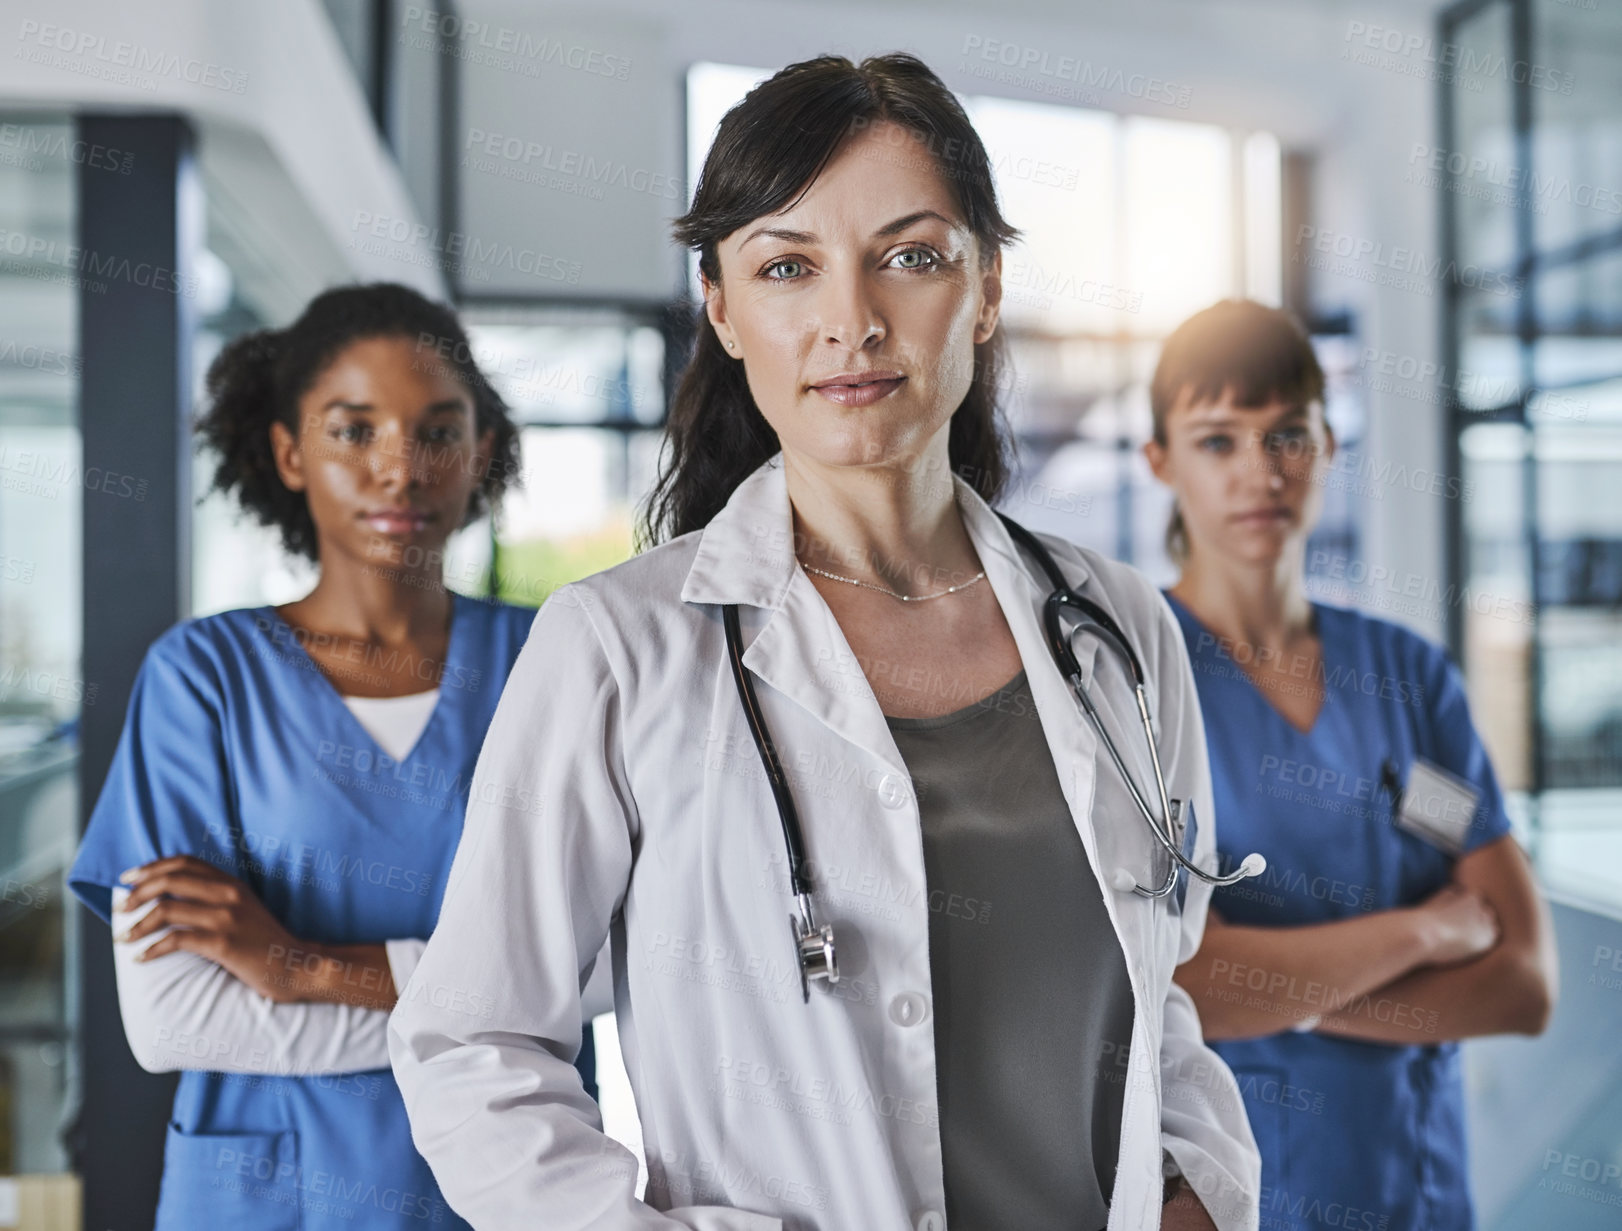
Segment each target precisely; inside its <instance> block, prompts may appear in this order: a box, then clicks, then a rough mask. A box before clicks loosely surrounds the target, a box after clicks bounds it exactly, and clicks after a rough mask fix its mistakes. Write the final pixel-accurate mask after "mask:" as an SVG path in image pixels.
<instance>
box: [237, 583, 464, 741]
mask: <svg viewBox="0 0 1622 1231" xmlns="http://www.w3.org/2000/svg"><path fill="white" fill-rule="evenodd" d="M446 593H447V594H449V595H450V596H451V626H450V630H449V633H448V636H447V639H446V644H445V662H444V666H443V669H442V671H441V673H440V674H441V682H440V683H437V684H436V685H435V687H434V688H433V689H432V690H431V691H432V692H433V694H434V698H435V700H434V703H433V706H432V707H431V708H430V709H429V711H428V717H427V718H426V719H425V720H424V721H423V724H422V729H421V730H420V731H418V732H417V738H416V739H415V740H414V741H413V742H412V744H411V747H410V749H408V750H407V751H406V753H405V755H404V756H396V755H395V754H394V753H392V752H390V751H389V750H388V749H387V748H385V747H383V745H382V744H381V743H379V742H378V739H377V737H376V736H375V735H373V734H372V732H371V729H370V728H369V727H368V726H367V725H366V724H365V723H364V722H362V721H361V719H360V716H359V715H358V714H356V713H355V711H354V709H353V708H352V707H351V706H350V704H349V702H350V701H351V700H353V699H355V698H350V697H346V696H345V695H344V694H343V693H341V692H339V691H338V689H337V686H336V685H334V684H333V682H332V681H331V680H330V679H328V678H327V673H326V672H325V671H323V670H322V669H321V664H320V663H318V662H316V661H315V658H314V656H313V655H311V653H310V652H309V651H308V650H306V649H305V648H304V646H303V645H302V644H301V643H300V642H299V639H298V635H297V631H296V630H295V629H294V628H293V626H292V625H291V624H289V623H288V622H287V621H286V620H284V619H283V618H282V616H281V613H280V612H278V611H277V610H276V608H274V607H270V606H266V607H262V608H260V614H261V615H262V616H264V617H265V618H266V619H269V620H273V621H275V623H276V624H278V625H280V626H281V628H282V632H283V634H284V635H285V636H286V637H287V640H288V642H289V643H290V644H291V645H292V647H293V648H292V650H291V651H290V653H291V654H292V655H293V656H294V658H295V660H296V661H297V660H302V661H301V662H300V667H301V669H302V670H303V671H305V672H306V673H307V674H308V675H310V676H312V677H314V678H313V680H312V682H311V684H310V690H311V692H312V694H318V695H320V696H321V697H322V702H321V703H322V705H323V707H324V708H326V709H328V710H333V711H336V712H338V713H341V714H342V715H343V718H342V719H341V720H340V721H347V722H348V723H349V725H350V726H351V727H352V728H353V729H354V730H355V731H357V732H358V733H359V734H360V736H361V738H363V739H364V740H365V741H366V742H367V743H368V744H370V745H371V746H372V748H374V749H375V750H376V751H377V752H379V753H381V754H382V755H384V756H386V757H388V758H389V759H390V760H391V761H399V762H406V761H410V760H413V759H414V758H415V757H416V756H417V754H418V753H419V752H421V751H422V750H423V747H424V745H426V744H427V742H428V738H429V735H430V734H431V733H433V732H434V731H435V729H436V727H438V726H440V725H441V724H442V723H443V721H444V718H443V715H442V711H443V710H444V709H445V706H446V705H447V703H448V702H447V700H446V697H447V696H448V694H449V693H451V692H452V691H455V690H454V689H452V688H447V687H445V686H444V683H443V681H444V680H446V679H450V680H455V679H458V678H460V668H461V667H462V649H463V647H462V637H461V636H460V633H461V629H462V625H463V624H465V623H466V622H467V621H466V620H464V619H463V618H462V615H463V612H462V606H463V603H464V602H465V600H464V599H463V598H462V596H461V595H460V594H458V593H456V591H455V590H447V591H446ZM260 627H263V625H262V624H261V625H260ZM421 695H423V694H421V693H417V694H412V696H410V697H403V698H359V699H360V700H373V699H377V700H396V699H398V700H411V699H414V698H415V697H420V696H421Z"/></svg>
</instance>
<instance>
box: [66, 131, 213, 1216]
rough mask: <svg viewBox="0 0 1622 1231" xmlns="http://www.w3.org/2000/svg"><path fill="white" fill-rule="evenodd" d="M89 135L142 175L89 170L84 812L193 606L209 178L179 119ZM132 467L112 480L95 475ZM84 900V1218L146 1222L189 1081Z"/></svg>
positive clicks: (85, 194) (77, 1135)
mask: <svg viewBox="0 0 1622 1231" xmlns="http://www.w3.org/2000/svg"><path fill="white" fill-rule="evenodd" d="M79 135H80V137H82V138H83V139H84V140H85V141H86V142H87V143H92V144H99V145H102V146H106V147H108V148H112V149H117V150H121V151H124V152H126V153H127V154H129V155H131V156H132V157H131V163H130V173H129V174H128V175H108V174H107V173H106V172H105V171H104V170H101V169H99V168H92V167H91V166H90V164H89V162H88V161H87V162H85V163H83V164H81V165H80V170H79V237H78V242H79V246H80V248H81V249H82V251H81V254H80V255H81V259H80V268H79V273H80V275H81V278H82V285H81V288H80V291H79V352H80V354H81V355H82V356H83V370H82V374H81V378H80V383H79V389H80V393H79V422H80V427H81V431H82V434H83V440H84V446H83V447H84V473H85V475H86V482H85V485H84V486H85V491H84V497H83V499H84V547H83V563H84V678H85V679H86V680H87V681H94V683H95V686H96V703H95V704H94V705H87V706H85V707H84V710H83V713H82V717H81V720H80V722H81V727H80V730H81V741H82V742H81V757H80V763H79V764H80V771H79V772H80V779H79V784H80V814H81V817H80V820H81V825H82V824H83V822H84V820H86V819H88V817H89V815H90V810H91V808H92V807H93V806H94V804H95V801H96V797H97V795H98V794H99V793H100V790H101V784H102V779H103V778H104V777H105V776H106V773H107V767H108V765H109V764H110V762H111V761H112V755H113V749H114V747H115V746H116V744H117V742H118V736H119V732H120V730H121V729H122V727H123V723H124V711H125V707H126V705H127V704H128V701H129V694H130V686H131V684H132V683H133V681H134V679H135V672H136V669H137V668H138V667H139V666H140V662H141V657H142V655H143V654H144V653H145V651H146V648H147V646H148V645H149V644H151V642H152V641H153V640H154V639H155V638H156V637H157V636H158V635H159V634H160V633H162V632H163V631H164V630H165V629H166V628H168V627H169V626H170V625H172V624H174V623H175V621H177V620H178V619H180V618H181V617H183V616H184V615H186V614H187V613H188V612H189V609H190V569H191V551H190V539H191V533H190V529H191V496H190V492H191V482H190V478H191V442H190V433H189V431H188V428H187V420H188V417H189V409H190V403H191V375H192V374H191V338H192V331H193V324H194V320H193V318H194V314H195V306H196V305H195V282H194V275H195V261H194V257H195V253H196V252H197V249H198V246H199V244H200V242H201V235H202V230H201V223H202V219H201V213H202V197H201V189H200V186H199V184H198V181H197V175H196V169H195V167H194V165H193V161H192V133H191V128H190V126H189V125H188V124H187V123H186V122H185V121H184V120H182V119H180V118H177V117H170V116H94V115H87V116H82V117H80V119H79ZM101 474H108V475H118V476H127V477H128V478H129V480H130V482H128V483H124V482H122V481H120V482H118V483H116V484H115V483H111V482H109V483H107V484H98V483H93V482H91V481H90V476H92V475H101ZM79 909H80V910H82V911H83V914H82V915H81V922H82V926H81V927H80V928H79V929H78V931H79V937H80V941H79V1023H78V1026H79V1034H78V1059H79V1064H80V1075H81V1089H82V1091H83V1098H82V1102H81V1105H80V1108H79V1113H78V1117H77V1119H76V1122H75V1124H74V1126H73V1129H72V1130H71V1131H72V1137H73V1147H74V1154H75V1165H76V1167H77V1169H78V1171H79V1174H80V1175H81V1176H82V1177H83V1180H84V1226H85V1228H86V1231H147V1228H150V1227H151V1226H152V1219H153V1212H154V1210H155V1209H156V1206H157V1197H158V1177H159V1175H160V1169H161V1166H162V1160H163V1142H164V1128H165V1125H166V1123H167V1121H168V1112H169V1105H170V1101H171V1098H172V1096H173V1091H174V1085H175V1080H174V1078H173V1077H171V1076H168V1075H164V1076H161V1077H159V1076H153V1075H151V1074H148V1073H146V1072H144V1071H143V1070H142V1069H140V1068H139V1067H138V1066H137V1065H136V1063H135V1060H134V1057H133V1056H131V1054H130V1051H129V1047H128V1045H127V1044H126V1043H125V1040H124V1030H123V1025H122V1022H121V1019H120V1017H119V1011H118V994H117V989H116V987H115V986H114V982H113V964H112V953H111V944H110V941H109V938H108V934H107V928H106V927H104V926H103V925H102V923H101V921H100V920H99V919H97V918H95V917H94V916H93V915H91V914H90V912H89V911H84V910H83V908H82V907H80V908H79Z"/></svg>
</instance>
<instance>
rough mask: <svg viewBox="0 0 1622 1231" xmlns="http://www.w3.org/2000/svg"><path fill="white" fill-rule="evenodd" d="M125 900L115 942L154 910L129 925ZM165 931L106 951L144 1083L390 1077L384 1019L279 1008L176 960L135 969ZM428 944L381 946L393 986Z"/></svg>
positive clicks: (347, 1011)
mask: <svg viewBox="0 0 1622 1231" xmlns="http://www.w3.org/2000/svg"><path fill="white" fill-rule="evenodd" d="M128 897H129V890H128V889H125V888H122V887H116V888H114V889H113V910H114V912H115V913H114V915H113V932H114V935H115V937H116V936H117V934H118V933H120V932H122V931H123V930H124V929H125V928H127V927H129V926H130V925H131V924H134V923H135V922H137V921H138V920H139V919H141V918H142V917H143V916H144V915H145V914H146V913H147V911H149V910H150V909H152V907H153V906H154V905H155V904H156V902H155V901H154V902H149V903H147V904H146V905H145V906H142V907H141V908H139V909H137V910H135V911H133V912H131V913H130V914H128V915H124V914H120V913H117V912H118V908H119V907H120V906H122V905H123V903H124V900H125V899H126V898H128ZM171 930H172V929H170V928H160V929H159V930H158V931H156V932H154V933H153V934H152V935H150V936H143V937H141V938H140V939H139V940H136V941H120V940H116V939H115V940H114V942H113V969H114V971H115V972H116V975H117V979H118V1007H119V1012H120V1014H121V1016H122V1017H123V1019H124V1034H125V1037H126V1038H128V1039H129V1045H130V1050H131V1051H132V1052H134V1053H135V1059H136V1062H137V1063H138V1064H140V1066H141V1067H142V1068H143V1069H145V1070H146V1071H147V1072H149V1073H168V1072H174V1071H176V1070H179V1069H203V1070H206V1071H209V1072H223V1073H270V1074H276V1075H278V1076H303V1075H307V1074H315V1073H360V1072H366V1071H367V1070H370V1069H386V1068H388V1067H389V1052H388V1043H387V1036H386V1031H387V1029H388V1021H389V1013H388V1010H386V1009H365V1008H357V1007H355V1006H353V1005H346V1004H325V1003H315V1002H298V1003H291V1004H278V1003H276V1002H275V1001H272V1000H270V999H268V998H267V997H265V996H261V995H260V994H259V993H258V992H256V991H254V990H253V989H252V988H250V987H249V986H248V985H247V984H246V983H243V982H242V981H241V980H240V979H238V978H237V977H236V976H235V975H233V974H232V973H231V972H230V971H228V970H226V969H225V968H224V967H223V966H220V965H218V964H217V963H215V962H211V961H209V960H208V959H207V958H206V957H202V956H201V955H199V954H196V953H189V952H187V951H185V950H178V951H176V952H174V953H166V954H164V955H163V956H162V957H157V958H153V959H152V960H151V961H149V962H142V961H138V960H137V957H138V955H139V954H140V953H141V952H142V951H144V950H145V949H147V948H149V947H150V946H152V945H154V944H156V943H157V942H158V940H160V939H161V938H162V937H164V936H166V935H167V934H168V933H169V932H170V931H171ZM425 943H426V942H424V941H421V940H391V941H386V942H385V948H386V949H387V950H388V955H389V967H390V970H391V971H392V972H393V975H394V980H395V986H396V987H397V988H398V987H403V986H404V985H405V980H406V979H407V978H409V977H410V974H411V971H412V970H414V969H416V964H417V958H418V957H419V956H421V954H422V950H423V946H424V944H425Z"/></svg>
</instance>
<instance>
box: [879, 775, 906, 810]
mask: <svg viewBox="0 0 1622 1231" xmlns="http://www.w3.org/2000/svg"><path fill="white" fill-rule="evenodd" d="M878 789H879V802H880V803H881V804H883V805H884V806H885V807H886V808H904V807H906V805H907V787H906V784H905V783H904V782H902V780H901V778H900V777H899V776H897V775H896V774H885V775H884V777H882V778H880V779H879V788H878Z"/></svg>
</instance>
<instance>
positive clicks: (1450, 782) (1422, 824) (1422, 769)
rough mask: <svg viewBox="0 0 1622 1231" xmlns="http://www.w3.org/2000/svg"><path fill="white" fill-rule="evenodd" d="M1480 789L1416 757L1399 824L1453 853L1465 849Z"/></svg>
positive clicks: (1409, 775)
mask: <svg viewBox="0 0 1622 1231" xmlns="http://www.w3.org/2000/svg"><path fill="white" fill-rule="evenodd" d="M1480 799H1481V792H1480V791H1478V790H1476V789H1475V788H1474V787H1473V786H1471V785H1470V784H1469V783H1468V782H1466V781H1464V779H1462V778H1460V777H1457V776H1456V775H1454V774H1450V773H1448V772H1447V771H1446V770H1445V769H1442V768H1441V767H1440V766H1437V765H1433V764H1431V762H1429V761H1427V760H1425V759H1424V758H1423V757H1416V758H1415V759H1414V763H1413V766H1412V767H1411V768H1410V769H1409V770H1408V785H1407V786H1406V787H1404V788H1403V792H1402V802H1401V805H1400V806H1399V807H1398V809H1397V815H1396V817H1395V820H1396V823H1397V827H1398V828H1399V829H1402V830H1405V831H1406V832H1408V833H1411V834H1413V835H1414V837H1416V838H1419V839H1421V840H1423V841H1425V842H1429V843H1430V844H1431V845H1432V846H1436V847H1440V848H1441V849H1442V850H1444V851H1446V852H1447V853H1448V854H1450V855H1459V854H1463V852H1464V843H1465V838H1466V837H1467V836H1468V834H1469V832H1470V826H1471V824H1473V823H1474V821H1475V817H1476V804H1477V803H1478V802H1479V801H1480Z"/></svg>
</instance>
